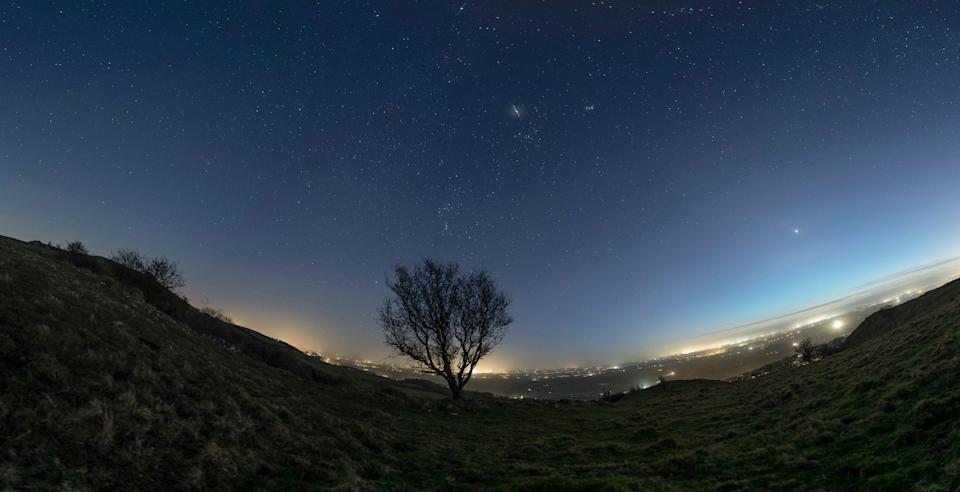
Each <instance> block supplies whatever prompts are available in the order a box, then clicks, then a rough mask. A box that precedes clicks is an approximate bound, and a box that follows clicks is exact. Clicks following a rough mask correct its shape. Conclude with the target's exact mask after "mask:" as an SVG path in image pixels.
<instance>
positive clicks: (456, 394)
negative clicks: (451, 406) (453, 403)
mask: <svg viewBox="0 0 960 492" xmlns="http://www.w3.org/2000/svg"><path fill="white" fill-rule="evenodd" d="M446 380H447V386H449V387H450V397H451V398H453V399H454V400H459V399H460V395H461V394H462V393H463V388H461V387H460V385H459V384H457V381H456V379H455V378H453V377H448V378H446Z"/></svg>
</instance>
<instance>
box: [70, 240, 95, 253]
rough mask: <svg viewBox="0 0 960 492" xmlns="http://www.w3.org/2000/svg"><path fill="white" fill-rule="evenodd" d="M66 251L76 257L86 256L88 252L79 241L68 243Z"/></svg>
mask: <svg viewBox="0 0 960 492" xmlns="http://www.w3.org/2000/svg"><path fill="white" fill-rule="evenodd" d="M67 251H68V252H70V253H74V254H78V255H88V254H90V251H89V250H87V247H86V246H84V245H83V243H81V242H80V241H70V242H69V243H67Z"/></svg>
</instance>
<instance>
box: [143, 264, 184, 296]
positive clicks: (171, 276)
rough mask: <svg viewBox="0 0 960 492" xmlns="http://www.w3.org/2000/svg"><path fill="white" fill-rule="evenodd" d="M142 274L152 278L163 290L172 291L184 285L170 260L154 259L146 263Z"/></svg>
mask: <svg viewBox="0 0 960 492" xmlns="http://www.w3.org/2000/svg"><path fill="white" fill-rule="evenodd" d="M144 273H146V274H147V275H150V276H151V277H153V279H154V280H156V281H157V283H158V284H160V285H162V286H163V287H164V288H165V289H169V290H173V289H177V288H180V287H183V286H184V285H186V282H184V280H183V274H181V273H180V268H179V267H178V266H177V264H176V263H174V262H173V261H172V260H168V259H166V258H162V257H161V258H154V259H152V260H150V261H149V262H148V263H147V267H146V269H145V270H144Z"/></svg>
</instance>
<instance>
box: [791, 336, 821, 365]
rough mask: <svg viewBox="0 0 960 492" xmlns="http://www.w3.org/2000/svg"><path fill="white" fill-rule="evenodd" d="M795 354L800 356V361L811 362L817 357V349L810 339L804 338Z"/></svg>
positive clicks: (796, 348)
mask: <svg viewBox="0 0 960 492" xmlns="http://www.w3.org/2000/svg"><path fill="white" fill-rule="evenodd" d="M793 350H794V352H796V353H797V355H799V356H800V359H801V360H803V361H804V362H810V361H811V360H813V359H814V357H816V356H817V347H816V346H815V345H814V344H813V342H811V341H810V339H809V338H804V339H803V340H800V343H799V344H797V346H796V347H794V349H793Z"/></svg>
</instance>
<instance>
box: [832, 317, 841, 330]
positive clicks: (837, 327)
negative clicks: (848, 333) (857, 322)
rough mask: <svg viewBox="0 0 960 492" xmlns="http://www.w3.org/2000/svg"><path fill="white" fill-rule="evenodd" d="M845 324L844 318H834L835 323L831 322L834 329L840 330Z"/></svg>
mask: <svg viewBox="0 0 960 492" xmlns="http://www.w3.org/2000/svg"><path fill="white" fill-rule="evenodd" d="M843 325H844V323H843V320H842V319H836V320H833V323H831V324H830V326H832V327H833V329H834V330H839V329H840V328H843Z"/></svg>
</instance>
